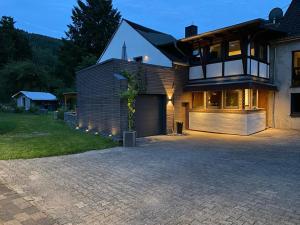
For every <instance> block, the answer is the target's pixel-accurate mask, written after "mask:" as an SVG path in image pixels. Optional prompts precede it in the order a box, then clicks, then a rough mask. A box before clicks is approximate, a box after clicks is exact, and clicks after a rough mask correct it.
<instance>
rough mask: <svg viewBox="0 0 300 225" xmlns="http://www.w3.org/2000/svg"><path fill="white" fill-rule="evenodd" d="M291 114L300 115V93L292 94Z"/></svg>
mask: <svg viewBox="0 0 300 225" xmlns="http://www.w3.org/2000/svg"><path fill="white" fill-rule="evenodd" d="M291 115H292V116H300V93H293V94H292V95H291Z"/></svg>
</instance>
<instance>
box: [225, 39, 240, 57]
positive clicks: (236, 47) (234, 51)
mask: <svg viewBox="0 0 300 225" xmlns="http://www.w3.org/2000/svg"><path fill="white" fill-rule="evenodd" d="M241 54H242V50H241V42H240V41H230V42H229V49H228V56H236V55H241Z"/></svg>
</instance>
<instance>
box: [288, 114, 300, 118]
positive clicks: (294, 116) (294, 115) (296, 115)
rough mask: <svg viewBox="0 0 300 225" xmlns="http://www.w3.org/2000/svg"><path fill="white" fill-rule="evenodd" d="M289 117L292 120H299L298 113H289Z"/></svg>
mask: <svg viewBox="0 0 300 225" xmlns="http://www.w3.org/2000/svg"><path fill="white" fill-rule="evenodd" d="M290 117H292V118H300V113H291V114H290Z"/></svg>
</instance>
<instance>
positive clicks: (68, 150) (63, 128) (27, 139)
mask: <svg viewBox="0 0 300 225" xmlns="http://www.w3.org/2000/svg"><path fill="white" fill-rule="evenodd" d="M114 146H117V143H115V142H113V141H112V140H110V139H107V138H103V137H100V136H95V135H92V134H86V133H83V132H80V131H76V130H74V129H71V128H69V127H68V126H67V125H66V124H65V123H64V122H63V121H57V120H54V119H53V117H52V115H31V114H12V113H0V160H8V159H30V158H41V157H48V156H59V155H67V154H75V153H81V152H86V151H90V150H100V149H105V148H110V147H114Z"/></svg>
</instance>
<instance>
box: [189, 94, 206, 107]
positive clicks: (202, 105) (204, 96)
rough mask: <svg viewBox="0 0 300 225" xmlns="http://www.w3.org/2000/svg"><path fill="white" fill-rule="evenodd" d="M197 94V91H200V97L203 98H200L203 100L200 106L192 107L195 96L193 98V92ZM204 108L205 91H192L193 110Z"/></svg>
mask: <svg viewBox="0 0 300 225" xmlns="http://www.w3.org/2000/svg"><path fill="white" fill-rule="evenodd" d="M196 93H197V94H198V93H202V95H203V96H202V97H203V99H202V101H203V104H202V106H199V107H194V101H195V98H194V94H196ZM204 108H205V92H204V91H195V92H192V109H195V110H197V109H204Z"/></svg>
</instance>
